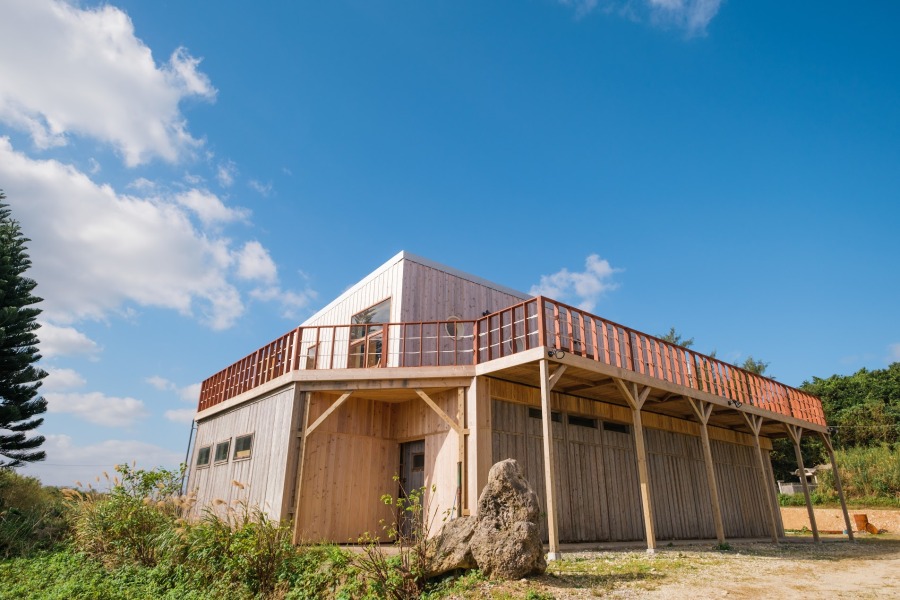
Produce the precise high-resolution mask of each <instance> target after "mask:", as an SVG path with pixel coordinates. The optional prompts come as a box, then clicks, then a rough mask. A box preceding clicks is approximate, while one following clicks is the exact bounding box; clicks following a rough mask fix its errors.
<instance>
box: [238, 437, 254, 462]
mask: <svg viewBox="0 0 900 600" xmlns="http://www.w3.org/2000/svg"><path fill="white" fill-rule="evenodd" d="M252 446H253V436H252V435H242V436H241V437H239V438H237V439H236V440H234V457H235V458H250V449H251V447H252Z"/></svg>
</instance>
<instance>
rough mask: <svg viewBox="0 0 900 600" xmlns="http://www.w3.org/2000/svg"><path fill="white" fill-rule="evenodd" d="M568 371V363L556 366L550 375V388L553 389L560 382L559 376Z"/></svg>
mask: <svg viewBox="0 0 900 600" xmlns="http://www.w3.org/2000/svg"><path fill="white" fill-rule="evenodd" d="M565 372H566V365H559V366H558V367H556V370H555V371H554V372H553V375H551V376H550V380H549V382H550V389H551V390H552V389H553V388H554V387H556V384H557V383H559V378H560V377H562V376H563V373H565Z"/></svg>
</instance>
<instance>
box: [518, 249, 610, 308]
mask: <svg viewBox="0 0 900 600" xmlns="http://www.w3.org/2000/svg"><path fill="white" fill-rule="evenodd" d="M584 267H585V268H584V271H581V272H571V271H569V270H568V269H566V268H562V269H560V270H559V271H557V272H556V273H553V274H552V275H541V281H540V283H538V284H537V285H534V286H532V287H531V290H530V291H529V293H530V294H532V295H534V296H538V295H542V296H548V297H550V298H553V299H554V300H561V301H566V302H569V301H571V300H570V299H571V298H573V297H574V298H575V300H574V301H575V302H576V303H577V306H578V308H581V309H582V310H587V311H591V310H593V309H594V306H596V304H597V300H598V299H599V298H600V297H601V296H602V295H603V294H605V293H606V292H609V291H611V290H614V289H616V288H617V287H619V284H618V283H615V282H613V281H612V277H613V275H614V274H615V273H617V272H620V271H621V270H622V269H615V268H613V267H612V266H611V265H610V264H609V262H608V261H606V260H604V259H601V258H600V257H599V256H598V255H596V254H591V255H590V256H588V257H587V259H586V260H585V262H584Z"/></svg>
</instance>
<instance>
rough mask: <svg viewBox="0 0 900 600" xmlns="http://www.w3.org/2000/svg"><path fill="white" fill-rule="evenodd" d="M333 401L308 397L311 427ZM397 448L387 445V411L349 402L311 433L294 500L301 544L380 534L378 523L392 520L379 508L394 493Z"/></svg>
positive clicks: (362, 402) (379, 405)
mask: <svg viewBox="0 0 900 600" xmlns="http://www.w3.org/2000/svg"><path fill="white" fill-rule="evenodd" d="M336 399H337V396H334V395H330V394H323V393H314V394H312V399H311V400H312V401H311V407H310V412H309V417H310V422H314V421H315V419H317V418H318V417H319V416H320V415H321V414H322V413H323V412H325V410H326V409H327V408H328V407H329V406H330V405H331V404H332V403H333V402H334V401H335V400H336ZM398 453H399V450H398V446H397V443H396V442H395V441H394V440H392V439H390V405H388V404H387V403H385V402H376V401H374V400H364V399H360V398H353V397H351V398H349V399H348V400H347V401H346V402H345V403H344V404H343V406H341V407H340V408H339V409H338V410H336V411H335V412H334V413H333V414H332V415H331V416H329V417H328V418H327V419H325V421H323V422H322V424H321V425H320V426H319V427H318V429H316V430H315V431H314V432H313V433H311V434H310V435H309V437H308V439H307V441H306V457H305V458H304V459H303V460H304V464H303V479H304V481H303V486H302V488H301V490H302V491H301V497H300V514H299V515H298V516H297V519H298V523H299V524H300V532H301V539H303V540H304V541H310V542H317V541H321V540H329V541H333V542H337V543H347V542H352V543H356V542H357V540H358V538H359V536H360V535H361V534H362V533H365V532H368V533H370V534H372V535H373V536H377V535H380V534H381V526H380V525H379V520H381V519H385V520H386V522H387V523H390V522H391V519H392V514H391V511H390V509H389V508H388V507H386V506H384V504H383V503H382V502H381V500H380V499H381V496H382V495H383V494H393V493H395V488H394V487H393V485H394V484H393V481H392V480H391V477H392V476H393V475H394V473H395V472H396V470H397V459H398V456H399V454H398Z"/></svg>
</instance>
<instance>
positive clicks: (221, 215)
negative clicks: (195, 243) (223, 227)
mask: <svg viewBox="0 0 900 600" xmlns="http://www.w3.org/2000/svg"><path fill="white" fill-rule="evenodd" d="M175 201H176V202H177V203H178V204H180V205H181V206H183V207H185V208H187V209H188V210H190V211H191V212H193V213H194V214H195V215H197V218H199V219H200V221H201V222H202V223H203V224H204V225H212V224H215V223H229V222H231V221H238V220H240V219H245V218H247V216H249V214H250V212H249V211H248V210H247V209H244V208H230V207H228V206H225V204H223V203H222V201H221V200H220V199H219V197H218V196H216V195H215V194H213V193H212V192H209V191H207V190H199V189H192V190H188V191H186V192H182V193H181V194H177V195H176V196H175Z"/></svg>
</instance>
